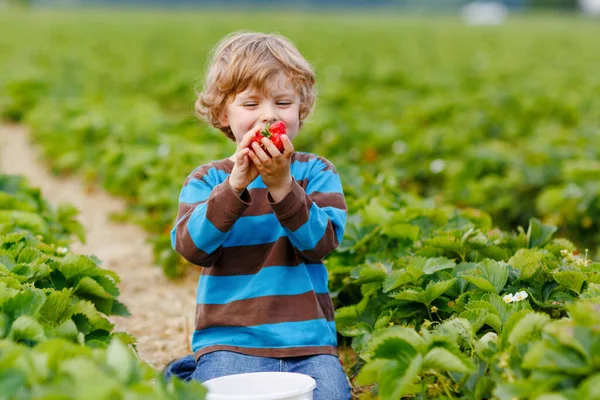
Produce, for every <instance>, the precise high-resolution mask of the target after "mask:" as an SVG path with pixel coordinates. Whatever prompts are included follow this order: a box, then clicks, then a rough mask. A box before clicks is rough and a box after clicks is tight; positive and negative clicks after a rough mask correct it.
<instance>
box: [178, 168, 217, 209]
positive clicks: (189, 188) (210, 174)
mask: <svg viewBox="0 0 600 400" xmlns="http://www.w3.org/2000/svg"><path fill="white" fill-rule="evenodd" d="M196 169H197V168H196ZM195 171H196V170H194V172H195ZM192 174H193V173H192ZM228 176H229V173H228V172H225V171H223V170H222V169H218V168H216V167H212V168H210V169H209V170H208V171H207V173H206V175H204V176H203V177H202V179H195V178H194V179H190V180H189V181H188V184H187V185H185V186H184V187H183V188H182V189H181V194H180V195H179V201H180V202H184V203H188V204H192V203H196V202H198V201H204V200H206V199H208V196H210V192H211V190H212V189H213V188H214V187H215V186H217V185H218V184H219V183H222V182H223V181H225V179H227V177H228Z"/></svg>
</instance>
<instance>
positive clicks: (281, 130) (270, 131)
mask: <svg viewBox="0 0 600 400" xmlns="http://www.w3.org/2000/svg"><path fill="white" fill-rule="evenodd" d="M286 132H287V129H286V127H285V122H283V121H279V122H275V123H274V124H273V125H269V124H267V126H266V128H265V129H263V130H260V131H256V133H255V135H254V140H253V141H252V142H251V143H250V146H249V148H252V143H254V142H256V143H258V144H259V145H260V147H262V149H263V150H264V151H266V152H267V154H268V153H269V152H268V151H267V148H266V147H265V146H264V145H263V144H262V143H261V142H260V141H261V140H262V138H265V137H266V138H268V139H271V141H272V142H273V144H274V145H275V147H277V149H279V151H280V152H282V153H283V150H284V149H283V142H282V141H281V135H285V134H286Z"/></svg>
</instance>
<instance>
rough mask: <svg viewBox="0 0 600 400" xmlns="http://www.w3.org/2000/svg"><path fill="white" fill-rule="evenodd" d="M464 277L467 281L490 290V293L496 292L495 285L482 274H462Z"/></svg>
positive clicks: (487, 290) (484, 289)
mask: <svg viewBox="0 0 600 400" xmlns="http://www.w3.org/2000/svg"><path fill="white" fill-rule="evenodd" d="M460 277H461V278H462V279H464V280H465V281H467V282H469V283H471V284H473V285H475V286H477V287H478V288H479V289H481V290H483V291H485V292H488V293H496V288H495V287H494V285H493V284H492V283H491V282H490V281H488V280H487V279H485V278H483V277H481V276H475V275H460Z"/></svg>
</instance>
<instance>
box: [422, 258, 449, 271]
mask: <svg viewBox="0 0 600 400" xmlns="http://www.w3.org/2000/svg"><path fill="white" fill-rule="evenodd" d="M455 266H456V264H455V263H454V261H452V260H449V259H447V258H446V257H436V258H429V259H427V262H426V263H425V266H424V267H423V272H425V273H426V274H428V275H431V274H434V273H436V272H437V271H442V270H445V269H453V268H454V267H455Z"/></svg>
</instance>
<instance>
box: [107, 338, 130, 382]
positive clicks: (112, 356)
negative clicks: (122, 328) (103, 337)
mask: <svg viewBox="0 0 600 400" xmlns="http://www.w3.org/2000/svg"><path fill="white" fill-rule="evenodd" d="M106 364H107V365H108V366H109V367H110V368H112V369H113V371H115V373H116V375H117V378H118V379H119V380H120V381H121V382H123V383H125V384H127V383H128V382H129V380H130V379H131V374H132V371H133V369H134V358H133V356H132V354H131V352H130V350H129V349H128V348H127V346H125V345H124V344H123V343H121V341H120V340H119V339H113V340H111V342H110V344H109V345H108V348H107V349H106Z"/></svg>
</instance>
